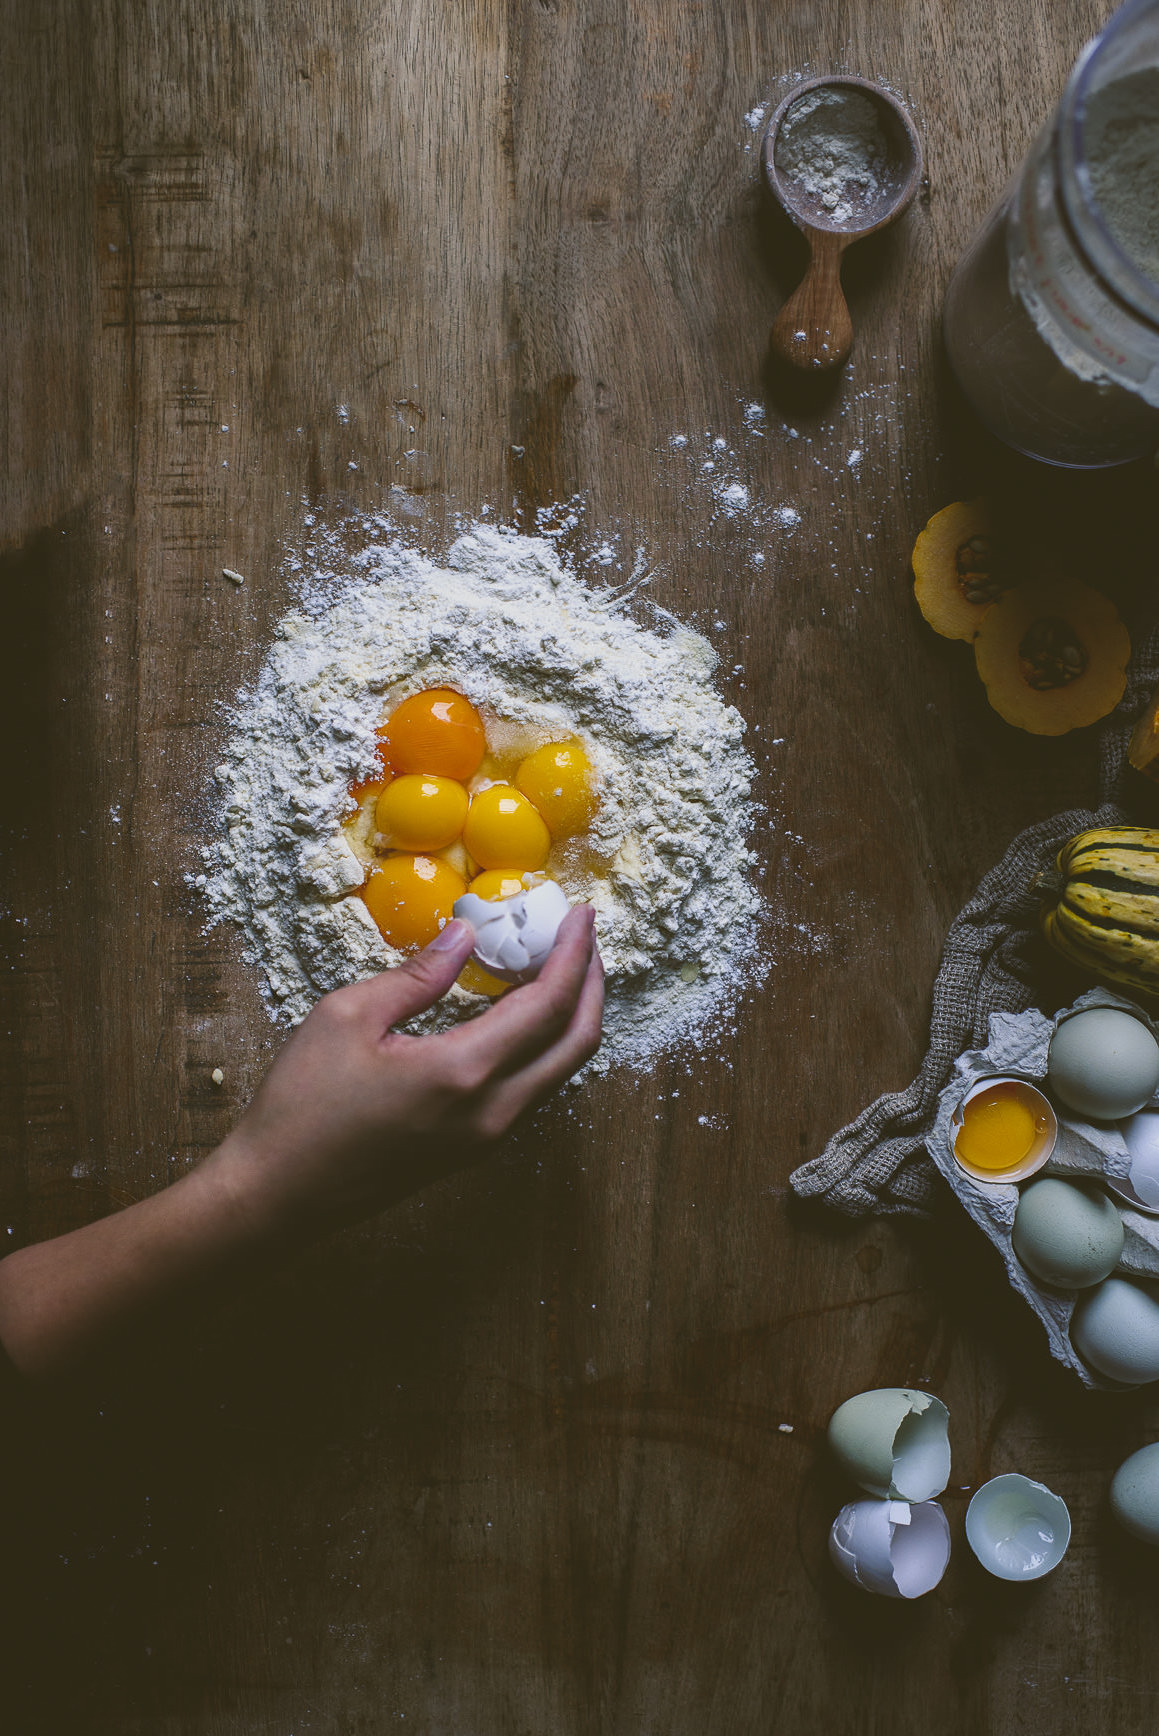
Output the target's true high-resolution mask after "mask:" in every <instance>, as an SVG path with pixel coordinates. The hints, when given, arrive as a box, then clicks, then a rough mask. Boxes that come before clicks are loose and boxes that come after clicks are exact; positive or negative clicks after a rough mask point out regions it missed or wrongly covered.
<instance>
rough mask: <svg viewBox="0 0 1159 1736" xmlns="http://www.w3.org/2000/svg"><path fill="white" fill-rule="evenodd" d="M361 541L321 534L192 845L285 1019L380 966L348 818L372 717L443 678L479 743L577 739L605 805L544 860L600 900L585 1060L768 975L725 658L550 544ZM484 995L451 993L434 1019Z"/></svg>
mask: <svg viewBox="0 0 1159 1736" xmlns="http://www.w3.org/2000/svg"><path fill="white" fill-rule="evenodd" d="M358 545H359V546H357V548H356V549H355V550H354V551H353V552H350V550H349V547H348V543H347V541H346V539H339V538H336V537H326V536H320V537H319V538H318V539H317V541H316V543H315V545H314V546H313V548H312V549H311V551H310V553H309V556H308V559H307V560H306V562H305V563H304V566H303V570H302V582H301V598H300V603H299V607H298V608H297V609H295V610H294V611H293V612H292V613H290V614H288V615H287V616H285V617H284V619H283V620H282V621H281V622H280V623H279V626H278V629H277V636H276V639H275V643H274V645H273V647H272V649H271V651H270V653H269V655H268V657H267V659H266V662H265V665H264V667H263V669H262V671H261V674H260V676H259V679H258V681H257V683H256V685H255V686H254V687H253V689H252V690H250V691H248V692H246V693H243V694H242V695H241V696H240V697H239V700H238V702H237V704H236V706H235V707H234V709H233V712H232V714H231V734H230V739H229V745H228V749H227V752H226V755H225V758H224V761H223V763H222V765H221V766H219V768H218V770H217V780H218V784H219V787H220V791H221V797H220V808H219V819H220V835H219V837H218V838H217V840H216V841H215V842H214V843H213V844H212V845H211V846H210V847H209V849H208V851H207V853H206V870H207V871H206V875H205V892H206V896H207V898H208V901H209V906H210V910H211V913H212V916H213V918H214V919H221V918H232V919H233V920H234V921H236V922H237V923H239V924H240V926H241V928H242V930H243V932H244V934H245V937H246V941H247V943H248V954H249V956H250V958H251V960H252V962H254V963H255V964H257V965H258V966H259V967H260V969H261V971H262V973H263V977H264V981H265V985H266V988H267V991H268V997H269V1001H270V1004H271V1008H272V1010H273V1012H274V1014H275V1016H276V1017H277V1018H278V1019H279V1021H280V1022H282V1023H285V1024H293V1023H296V1022H297V1021H299V1020H300V1019H302V1018H303V1017H304V1016H305V1014H306V1013H307V1012H308V1011H309V1009H310V1007H311V1006H312V1004H313V1002H314V1001H315V1000H316V999H317V997H318V996H319V995H320V994H323V993H325V992H326V991H327V990H329V989H332V988H336V987H338V986H340V985H341V984H343V983H347V982H351V981H354V980H356V979H357V978H359V977H363V976H367V975H369V974H371V973H373V972H375V971H379V970H383V969H386V968H387V967H388V966H390V965H392V964H395V963H397V962H398V959H399V955H398V954H397V953H395V952H393V951H392V949H391V948H390V947H388V946H387V944H386V943H385V942H384V941H383V940H382V938H381V936H380V935H379V933H378V930H377V929H376V928H375V926H374V923H373V922H372V920H371V918H370V915H369V913H368V911H367V909H366V907H365V905H364V904H363V902H362V900H361V898H359V897H358V896H357V891H356V889H357V887H358V886H359V885H360V884H361V881H362V877H363V868H362V865H361V864H360V863H359V862H358V860H357V859H356V858H355V856H354V854H353V853H352V851H351V849H350V848H349V845H348V844H347V842H346V839H345V836H344V834H343V831H342V825H341V822H342V819H343V817H344V815H345V814H346V813H347V812H348V811H349V806H350V804H349V798H348V793H347V792H348V789H349V785H350V784H351V782H352V781H354V780H357V779H359V778H362V777H368V776H370V775H372V774H373V772H374V757H373V755H374V745H375V729H376V726H377V725H378V723H379V722H380V721H381V720H382V719H383V717H384V716H385V715H386V714H387V713H388V712H389V711H390V710H391V709H393V707H394V706H395V705H396V704H397V703H398V702H399V700H401V699H402V698H404V697H405V696H406V695H407V694H409V693H414V692H418V691H420V690H422V689H424V688H428V687H433V686H438V685H446V686H452V687H455V688H457V689H458V690H459V691H461V692H463V693H465V694H466V695H467V697H468V698H469V699H471V700H472V701H473V703H474V704H475V705H476V706H477V707H478V709H479V710H480V712H481V713H482V715H483V718H484V721H485V723H486V726H487V731H488V738H489V739H495V737H496V736H497V735H498V734H499V732H501V731H502V729H503V728H504V727H508V728H510V729H513V730H517V731H518V732H519V733H520V736H521V738H522V739H525V740H531V741H535V742H537V743H538V742H548V741H553V740H560V739H562V738H565V737H567V736H569V735H571V734H573V733H574V734H578V735H579V736H580V737H581V738H582V740H583V741H584V743H585V745H586V747H587V749H588V753H589V756H590V758H591V760H592V763H593V765H594V767H595V770H596V774H597V779H598V785H599V794H600V803H599V809H598V812H597V815H596V818H595V820H594V822H593V824H592V827H591V830H590V832H589V834H588V836H587V838H586V839H585V840H584V841H583V845H582V847H581V846H579V845H578V844H577V845H576V846H574V847H571V848H566V847H565V849H564V851H563V852H562V854H561V856H560V858H559V860H558V861H556V860H555V859H554V858H553V863H552V869H553V872H554V873H555V875H556V877H557V878H558V879H559V881H560V883H561V884H562V885H563V887H564V889H565V891H566V892H567V893H568V896H569V897H570V898H571V899H572V900H573V901H576V900H580V899H584V900H588V901H590V902H591V903H592V904H593V905H594V906H595V909H596V927H597V934H598V937H599V944H600V950H601V953H602V955H603V958H604V963H605V967H606V970H607V976H608V1003H607V1016H606V1019H605V1040H604V1046H603V1049H602V1050H601V1052H600V1056H599V1057H598V1058H597V1061H596V1063H595V1065H596V1066H597V1067H598V1068H606V1067H608V1066H612V1065H615V1064H620V1063H628V1064H631V1065H635V1066H645V1065H647V1064H648V1062H649V1061H650V1060H652V1059H653V1058H654V1057H655V1056H656V1055H657V1054H659V1053H660V1052H661V1051H662V1050H664V1049H666V1048H668V1047H670V1046H672V1045H674V1044H676V1043H679V1042H680V1041H682V1040H684V1039H687V1038H694V1037H699V1036H700V1035H701V1034H702V1033H703V1032H704V1031H705V1028H706V1027H707V1026H710V1025H711V1024H712V1023H713V1021H714V1020H715V1019H716V1018H718V1017H719V1016H720V1015H721V1014H722V1013H724V1012H726V1011H727V1010H728V1009H729V1007H730V1006H731V1005H732V1004H733V1003H734V1002H735V999H736V996H737V994H738V992H739V991H740V989H741V988H742V986H743V985H744V984H745V983H746V982H749V981H752V980H754V979H755V978H756V976H757V975H758V974H759V961H760V957H761V950H760V946H759V942H758V936H757V929H756V924H757V920H758V917H759V914H760V902H759V898H758V895H757V893H756V890H755V888H754V886H753V885H752V881H751V871H752V867H753V864H754V857H753V854H752V852H751V850H750V847H749V842H748V834H749V830H750V827H751V823H752V818H753V808H752V803H751V800H750V785H751V779H752V774H753V766H752V762H751V760H750V759H749V756H748V754H747V752H746V751H745V748H744V746H743V741H742V738H743V734H744V724H743V721H742V719H741V717H740V715H739V714H738V713H737V712H736V711H735V710H734V709H733V708H732V707H731V706H728V705H726V704H725V703H724V701H723V700H722V699H721V698H720V696H719V695H718V694H717V692H716V690H715V688H714V687H713V684H712V675H713V670H714V668H715V664H716V654H715V652H714V651H713V650H712V647H711V646H710V645H709V644H708V642H707V641H706V640H705V639H704V638H702V637H701V635H700V634H698V633H696V632H693V631H692V630H690V629H689V628H688V627H686V626H683V625H681V624H680V623H678V622H677V621H675V620H674V619H672V618H671V617H667V616H661V615H660V614H659V612H657V615H658V619H657V624H656V626H655V627H652V628H645V627H642V626H640V625H639V624H638V623H637V622H636V621H635V620H634V619H633V618H632V617H631V616H630V615H629V614H628V613H627V611H626V606H625V604H624V602H623V598H622V593H619V592H617V591H615V590H612V589H608V588H600V587H594V586H589V585H587V584H585V583H584V582H583V581H582V580H581V579H580V578H579V577H578V576H577V575H576V574H575V573H573V572H571V571H570V570H569V569H568V568H567V567H566V566H564V565H563V563H562V562H561V560H560V558H559V555H558V553H557V551H556V549H555V547H554V545H553V544H552V542H551V541H550V540H548V539H546V538H532V537H525V536H519V535H516V534H514V533H511V532H505V531H502V530H499V529H496V528H494V527H491V526H486V525H475V526H472V527H471V529H470V530H468V531H467V532H466V533H465V534H464V535H462V536H461V537H460V538H459V539H458V541H457V542H456V543H455V544H454V546H453V547H452V548H451V550H450V552H449V554H448V555H447V556H446V558H445V560H444V561H443V562H442V563H441V564H440V563H439V562H437V561H435V560H432V559H431V558H429V557H428V556H427V555H425V554H423V553H421V552H419V551H417V550H415V549H413V548H409V547H406V546H404V545H403V543H402V542H401V541H399V540H398V539H397V537H396V536H395V535H394V533H393V531H392V528H391V526H390V525H389V524H387V523H386V522H385V521H382V520H369V521H366V522H365V523H364V524H363V526H362V534H361V536H360V538H359V539H358ZM486 1004H487V1003H486V1002H485V1001H484V1000H483V999H481V998H480V997H479V996H477V995H473V994H469V993H467V992H466V991H465V990H463V989H460V988H458V987H456V988H454V989H452V991H451V993H450V995H448V996H447V997H446V999H445V1000H444V1001H443V1002H442V1003H441V1004H440V1006H439V1007H438V1008H436V1009H434V1011H433V1012H432V1013H431V1014H429V1015H427V1016H426V1018H425V1020H424V1021H423V1023H424V1026H425V1028H441V1027H444V1026H445V1025H447V1024H448V1023H450V1022H452V1021H453V1020H454V1019H456V1018H461V1017H464V1016H468V1015H470V1014H472V1013H475V1012H478V1011H480V1010H482V1008H483V1007H484V1006H486Z"/></svg>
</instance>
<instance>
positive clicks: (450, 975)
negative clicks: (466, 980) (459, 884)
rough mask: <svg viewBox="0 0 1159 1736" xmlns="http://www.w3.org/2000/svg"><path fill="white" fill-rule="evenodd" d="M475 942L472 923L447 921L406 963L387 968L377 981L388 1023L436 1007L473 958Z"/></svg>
mask: <svg viewBox="0 0 1159 1736" xmlns="http://www.w3.org/2000/svg"><path fill="white" fill-rule="evenodd" d="M474 944H475V931H474V929H473V928H472V927H471V925H470V923H469V922H461V921H459V920H457V919H456V920H454V921H451V922H448V923H447V926H446V927H445V928H443V929H441V930H440V931H439V933H438V934H436V936H435V938H434V939H433V940H432V941H431V942H430V944H429V946H424V947H423V950H422V951H421V952H416V953H415V955H414V957H413V958H408V959H407V960H406V962H405V964H400V965H399V966H398V967H397V969H395V970H388V971H384V972H383V973H382V975H381V976H380V977H378V978H377V979H376V981H377V983H378V984H379V986H380V988H381V991H382V992H381V996H380V1000H379V1005H380V1007H381V1010H382V1015H383V1017H384V1019H385V1020H386V1022H387V1024H388V1025H397V1024H401V1023H402V1022H403V1021H404V1020H405V1019H413V1018H414V1016H415V1014H416V1013H425V1012H426V1010H427V1008H428V1007H433V1006H434V1004H435V1002H436V1001H437V1000H438V999H439V998H440V997H441V996H442V995H445V994H446V992H447V990H448V989H449V988H450V986H451V984H452V983H453V982H454V980H455V978H456V977H457V976H458V974H459V972H460V971H461V970H462V968H463V966H464V965H465V964H466V962H467V960H468V959H469V958H470V956H471V949H472V947H473V946H474Z"/></svg>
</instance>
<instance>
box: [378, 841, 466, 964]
mask: <svg viewBox="0 0 1159 1736" xmlns="http://www.w3.org/2000/svg"><path fill="white" fill-rule="evenodd" d="M466 890H467V883H466V881H465V880H464V879H463V876H462V875H461V874H456V872H455V870H454V869H453V868H452V867H451V866H450V864H449V863H447V862H436V861H434V860H433V859H432V858H431V857H430V856H388V857H387V859H386V861H385V862H384V863H383V864H382V866H381V868H377V869H375V871H374V873H373V874H371V876H370V879H369V880H368V881H367V882H366V885H365V886H364V887H363V889H362V896H363V898H364V899H365V900H366V908H367V909H368V910H369V912H370V914H371V916H373V918H374V920H375V922H376V924H377V925H378V931H379V933H380V934H381V935H382V938H383V940H385V941H387V942H388V943H389V945H391V946H397V947H400V948H404V949H405V948H407V947H413V946H426V944H427V942H428V941H431V940H433V939H434V938H435V935H436V934H438V932H439V930H440V928H442V927H443V925H444V923H447V922H449V921H450V920H451V917H452V916H453V915H454V905H455V900H456V898H461V897H462V896H463V894H464V892H465V891H466Z"/></svg>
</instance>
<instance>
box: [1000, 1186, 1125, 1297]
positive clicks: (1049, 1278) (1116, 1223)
mask: <svg viewBox="0 0 1159 1736" xmlns="http://www.w3.org/2000/svg"><path fill="white" fill-rule="evenodd" d="M1011 1242H1012V1245H1013V1248H1014V1252H1015V1253H1016V1254H1017V1255H1018V1258H1019V1259H1020V1260H1021V1261H1022V1264H1023V1265H1024V1266H1025V1267H1026V1269H1027V1271H1028V1272H1032V1273H1033V1274H1034V1276H1035V1277H1036V1278H1040V1279H1041V1280H1042V1282H1043V1283H1044V1284H1054V1285H1057V1287H1058V1288H1059V1289H1061V1290H1082V1289H1085V1288H1086V1287H1087V1286H1088V1285H1090V1284H1097V1283H1098V1282H1099V1280H1100V1279H1102V1278H1106V1277H1108V1276H1109V1274H1110V1273H1111V1272H1113V1271H1114V1269H1115V1267H1116V1266H1117V1265H1118V1263H1119V1256H1120V1254H1121V1253H1122V1251H1123V1220H1122V1218H1121V1217H1120V1216H1119V1214H1118V1212H1117V1211H1116V1209H1115V1207H1114V1206H1113V1205H1112V1203H1111V1201H1110V1200H1109V1199H1108V1198H1107V1196H1106V1194H1105V1193H1101V1192H1099V1191H1098V1190H1097V1189H1094V1188H1082V1187H1075V1186H1074V1184H1073V1183H1072V1182H1069V1181H1060V1180H1059V1179H1058V1178H1057V1177H1056V1176H1043V1177H1042V1178H1041V1179H1040V1180H1039V1181H1032V1182H1031V1183H1030V1185H1029V1187H1026V1188H1024V1189H1023V1190H1022V1197H1021V1199H1020V1200H1019V1201H1018V1209H1017V1211H1016V1212H1015V1214H1014V1228H1013V1231H1012V1232H1011Z"/></svg>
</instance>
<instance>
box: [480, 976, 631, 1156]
mask: <svg viewBox="0 0 1159 1736" xmlns="http://www.w3.org/2000/svg"><path fill="white" fill-rule="evenodd" d="M603 1013H604V967H603V962H602V960H601V958H600V955H599V952H598V951H597V950H596V948H595V947H593V948H592V955H591V959H590V961H589V963H588V969H587V974H586V976H585V977H584V982H583V987H582V989H581V990H580V995H579V999H578V1001H577V1002H576V1008H575V1012H574V1013H573V1015H572V1017H571V1020H570V1022H569V1023H568V1026H567V1029H566V1030H565V1031H564V1033H563V1035H562V1036H561V1037H560V1038H559V1039H558V1041H557V1042H555V1043H553V1044H552V1045H551V1047H550V1048H549V1049H546V1050H545V1051H544V1052H543V1054H541V1055H539V1056H537V1057H536V1058H535V1060H533V1061H531V1062H530V1063H529V1064H528V1065H527V1066H526V1067H521V1068H520V1069H519V1071H518V1072H516V1073H512V1074H510V1075H509V1076H508V1077H507V1078H506V1079H501V1080H500V1081H499V1082H498V1083H497V1084H496V1086H495V1087H494V1089H493V1091H492V1093H491V1095H490V1099H489V1102H488V1105H487V1110H486V1115H487V1119H488V1122H490V1123H491V1124H492V1127H493V1129H494V1132H495V1133H502V1132H505V1131H506V1130H507V1128H508V1127H510V1125H511V1123H512V1122H513V1121H515V1120H516V1119H517V1118H518V1117H519V1116H520V1115H522V1114H523V1112H524V1110H526V1109H530V1108H531V1107H532V1106H533V1105H534V1104H537V1103H542V1101H543V1100H544V1098H545V1097H550V1096H551V1094H552V1093H553V1092H555V1091H558V1090H559V1087H560V1086H561V1085H562V1084H564V1083H565V1081H566V1080H568V1079H570V1078H571V1076H572V1074H573V1073H578V1071H579V1069H580V1068H581V1067H582V1066H583V1065H584V1064H585V1063H586V1062H588V1061H590V1060H591V1058H592V1056H593V1055H594V1054H595V1052H596V1050H597V1049H598V1048H599V1046H600V1037H601V1035H602V1023H603Z"/></svg>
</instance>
